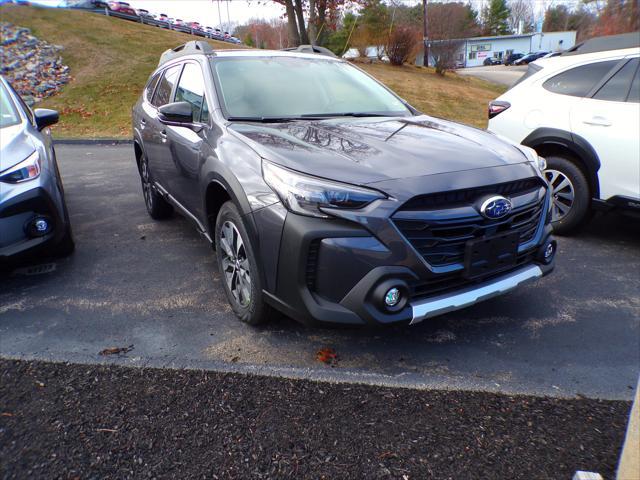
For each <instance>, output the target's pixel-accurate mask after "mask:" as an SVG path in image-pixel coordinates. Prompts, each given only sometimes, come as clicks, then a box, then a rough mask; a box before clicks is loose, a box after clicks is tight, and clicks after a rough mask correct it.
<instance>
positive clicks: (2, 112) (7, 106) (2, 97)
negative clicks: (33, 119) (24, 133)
mask: <svg viewBox="0 0 640 480" xmlns="http://www.w3.org/2000/svg"><path fill="white" fill-rule="evenodd" d="M17 123H20V117H19V116H18V112H17V111H16V107H15V106H14V104H13V102H12V101H11V98H10V97H9V92H7V89H6V88H5V87H4V85H3V84H2V83H0V128H4V127H9V126H11V125H15V124H17Z"/></svg>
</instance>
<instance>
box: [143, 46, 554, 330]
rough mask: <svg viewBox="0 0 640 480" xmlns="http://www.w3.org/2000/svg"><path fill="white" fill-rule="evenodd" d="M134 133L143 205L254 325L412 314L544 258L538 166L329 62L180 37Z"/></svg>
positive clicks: (377, 320) (530, 273)
mask: <svg viewBox="0 0 640 480" xmlns="http://www.w3.org/2000/svg"><path fill="white" fill-rule="evenodd" d="M133 131H134V142H135V143H134V148H135V156H136V160H137V163H138V169H139V172H140V177H141V180H142V192H143V194H144V200H145V203H146V207H147V210H148V212H149V214H150V215H151V217H153V218H154V219H162V218H166V217H168V216H170V215H171V213H172V211H173V210H177V211H178V212H180V213H181V214H183V215H184V216H185V217H187V218H188V219H190V220H191V221H193V223H194V224H195V226H196V228H197V229H198V230H199V231H200V232H201V233H202V235H203V236H204V237H205V238H206V239H207V240H208V241H209V242H211V243H213V244H214V246H215V250H216V257H217V262H218V265H219V270H220V274H221V276H222V278H223V282H222V283H223V285H224V289H225V292H226V295H227V297H228V300H229V302H230V304H231V306H232V308H233V310H234V312H235V313H236V315H237V316H238V317H239V318H240V319H241V320H242V321H245V322H247V323H250V324H257V323H260V322H263V321H265V320H266V319H267V318H269V316H270V314H271V313H273V312H274V311H280V312H283V313H285V314H287V315H289V316H291V317H292V318H294V319H297V320H299V321H302V322H304V323H307V324H321V323H334V324H335V323H338V324H353V325H380V324H402V323H404V324H415V323H417V322H420V321H422V320H424V319H425V318H429V317H432V316H435V315H439V314H442V313H445V312H449V311H451V310H455V309H458V308H462V307H465V306H468V305H471V304H474V303H476V302H479V301H481V300H484V299H487V298H490V297H493V296H495V295H499V294H502V293H504V292H506V291H508V290H511V289H513V288H515V287H517V286H519V285H521V284H523V283H525V282H528V281H531V280H534V279H537V278H539V277H542V276H543V275H545V274H547V273H549V272H550V271H551V270H552V269H553V266H554V256H555V250H556V243H555V241H554V240H553V239H552V237H551V227H550V225H549V205H550V200H549V189H548V187H547V184H546V182H545V180H544V177H543V176H542V174H541V171H542V170H543V169H544V160H543V159H541V158H538V156H537V155H536V154H535V152H533V151H532V150H530V149H528V148H526V147H520V146H516V145H513V144H511V143H507V142H506V141H504V140H501V139H500V138H498V137H496V136H495V135H492V134H489V133H487V132H484V131H482V130H478V129H475V128H471V127H467V126H464V125H460V124H457V123H453V122H450V121H446V120H442V119H438V118H434V117H430V116H427V115H424V114H422V113H419V112H418V111H416V110H415V109H414V108H412V107H411V106H410V105H408V104H407V103H406V102H405V101H404V100H402V99H401V98H399V97H398V96H396V95H395V94H394V93H393V92H391V91H390V90H388V89H387V88H386V87H385V86H383V85H381V84H380V83H378V82H377V81H376V80H374V79H373V78H371V77H370V76H368V75H367V74H366V73H364V72H362V71H361V70H360V69H358V68H356V67H354V66H352V65H350V64H349V63H348V62H346V61H343V60H341V59H338V58H334V57H330V56H327V55H318V54H314V53H301V52H291V51H288V52H283V51H264V50H225V51H213V50H211V48H210V47H209V46H208V45H207V44H205V43H201V42H189V43H188V44H185V45H183V46H180V47H178V48H176V49H174V50H168V51H167V52H165V53H164V54H163V55H162V58H161V60H160V64H159V65H158V68H157V69H156V71H154V72H153V73H152V74H151V77H150V79H149V81H148V83H147V85H146V87H145V89H144V92H143V94H142V96H141V97H140V99H139V101H138V102H137V103H136V105H135V107H134V109H133ZM523 308H526V306H525V305H523Z"/></svg>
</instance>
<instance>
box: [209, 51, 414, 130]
mask: <svg viewBox="0 0 640 480" xmlns="http://www.w3.org/2000/svg"><path fill="white" fill-rule="evenodd" d="M212 64H213V65H212V66H213V71H214V73H215V76H216V81H217V83H218V86H219V88H220V93H221V95H220V96H221V99H220V100H221V102H222V104H223V105H222V106H223V110H224V111H225V113H226V115H227V117H228V118H230V119H231V118H234V117H235V118H256V119H259V118H262V119H265V118H289V117H293V118H295V117H304V116H340V115H363V116H364V115H366V114H371V115H388V116H399V115H403V116H404V115H410V114H411V112H410V111H409V110H408V108H407V107H406V106H405V105H404V104H403V102H402V101H401V100H400V99H398V98H397V97H396V96H395V95H393V94H392V93H390V92H389V91H388V90H387V89H386V88H385V87H383V86H382V85H380V84H379V83H378V82H376V81H375V80H373V79H372V78H371V77H369V76H368V75H366V74H364V73H363V72H361V71H360V70H358V69H357V68H354V67H352V66H351V65H349V64H348V63H345V62H340V61H335V60H330V59H325V58H321V57H319V58H303V57H250V58H241V57H235V58H226V59H224V58H222V59H213V60H212Z"/></svg>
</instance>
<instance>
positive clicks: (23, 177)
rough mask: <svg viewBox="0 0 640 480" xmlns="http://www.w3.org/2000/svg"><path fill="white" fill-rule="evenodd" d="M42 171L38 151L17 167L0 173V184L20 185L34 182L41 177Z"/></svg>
mask: <svg viewBox="0 0 640 480" xmlns="http://www.w3.org/2000/svg"><path fill="white" fill-rule="evenodd" d="M40 170H41V165H40V155H38V152H37V151H36V152H33V153H32V154H31V155H29V156H28V157H27V158H26V159H25V160H23V161H21V162H20V163H18V164H17V165H14V166H13V167H11V168H8V169H6V170H5V171H4V172H0V182H5V183H20V182H26V181H27V180H33V179H34V178H38V177H39V176H40Z"/></svg>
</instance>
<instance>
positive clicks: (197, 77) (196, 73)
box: [176, 63, 204, 121]
mask: <svg viewBox="0 0 640 480" xmlns="http://www.w3.org/2000/svg"><path fill="white" fill-rule="evenodd" d="M203 101H204V79H203V78H202V70H201V69H200V66H199V65H196V64H195V63H187V64H186V65H185V66H184V70H183V71H182V75H181V76H180V82H179V83H178V89H177V90H176V102H187V103H189V104H191V112H192V113H193V119H194V120H196V121H197V120H198V119H199V118H200V114H201V113H202V103H203Z"/></svg>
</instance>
